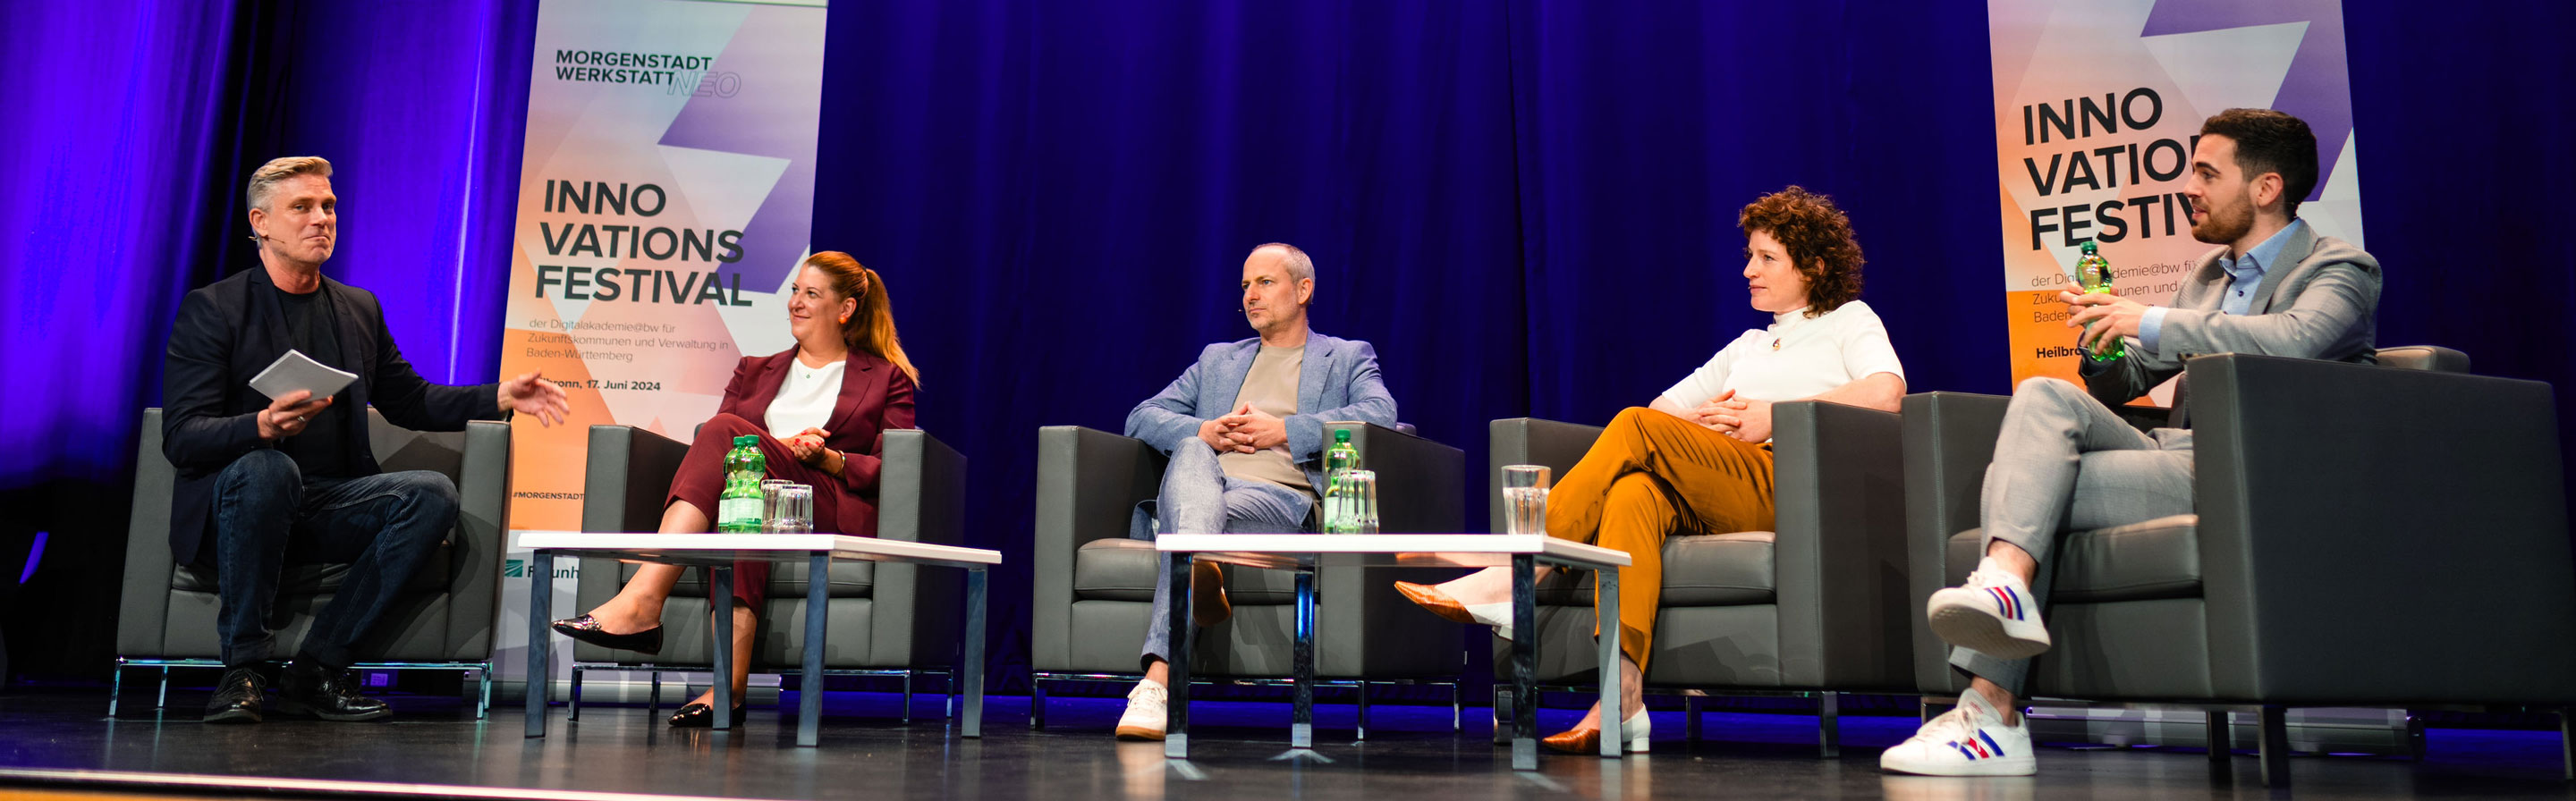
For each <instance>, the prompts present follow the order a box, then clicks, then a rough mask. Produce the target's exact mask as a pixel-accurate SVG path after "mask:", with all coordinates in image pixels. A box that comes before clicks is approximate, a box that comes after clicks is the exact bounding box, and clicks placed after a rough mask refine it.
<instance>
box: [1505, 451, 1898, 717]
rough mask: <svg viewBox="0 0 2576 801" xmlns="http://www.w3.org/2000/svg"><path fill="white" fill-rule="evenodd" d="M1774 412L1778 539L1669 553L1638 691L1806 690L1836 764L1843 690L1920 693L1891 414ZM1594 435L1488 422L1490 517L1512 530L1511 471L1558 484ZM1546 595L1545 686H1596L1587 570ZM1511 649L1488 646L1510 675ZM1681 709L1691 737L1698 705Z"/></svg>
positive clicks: (1675, 545)
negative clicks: (1506, 469)
mask: <svg viewBox="0 0 2576 801" xmlns="http://www.w3.org/2000/svg"><path fill="white" fill-rule="evenodd" d="M1771 414H1772V424H1773V425H1772V428H1773V431H1772V441H1773V447H1774V453H1775V454H1776V455H1775V457H1774V466H1775V471H1776V476H1777V478H1776V480H1777V482H1778V483H1777V484H1775V485H1774V487H1773V490H1772V492H1773V498H1774V502H1775V504H1776V507H1777V510H1778V514H1777V521H1776V523H1775V527H1776V528H1777V529H1778V530H1777V531H1745V532H1729V533H1716V534H1701V535H1694V536H1686V537H1674V538H1671V539H1669V540H1667V541H1666V542H1665V544H1664V553H1663V559H1664V595H1663V605H1662V608H1661V611H1660V613H1659V614H1658V615H1657V616H1656V621H1655V652H1654V656H1653V658H1652V659H1651V660H1650V662H1649V664H1648V666H1647V669H1646V675H1645V682H1646V687H1647V688H1648V689H1649V691H1654V690H1657V689H1668V690H1678V689H1699V690H1707V691H1710V692H1714V693H1716V694H1720V695H1725V694H1771V693H1794V694H1801V695H1804V694H1813V695H1814V696H1815V697H1816V698H1817V700H1818V704H1819V707H1820V716H1819V724H1820V729H1819V732H1818V744H1819V748H1820V750H1821V751H1822V752H1823V753H1824V754H1825V755H1826V756H1834V755H1836V754H1837V753H1838V752H1839V747H1840V746H1839V743H1840V733H1839V726H1838V721H1837V720H1836V713H1837V711H1838V705H1837V698H1838V696H1837V693H1843V692H1891V691H1894V692H1902V691H1907V690H1910V689H1911V688H1912V686H1913V674H1912V673H1911V669H1912V661H1913V660H1912V654H1911V652H1910V651H1909V650H1908V647H1909V645H1910V642H1909V641H1908V638H1907V630H1906V626H1905V621H1904V619H1903V616H1904V614H1905V612H1904V592H1905V581H1904V576H1905V553H1904V541H1903V526H1902V525H1901V520H1902V514H1903V511H1904V492H1903V482H1902V480H1901V478H1900V476H1899V474H1898V471H1899V464H1898V459H1897V455H1898V453H1899V449H1900V442H1899V437H1898V419H1897V416H1896V415H1895V414H1893V413H1889V412H1882V411H1877V410H1872V409H1863V408H1860V407H1856V406H1845V405H1842V404H1837V403H1826V402H1820V401H1797V402H1791V403H1779V404H1774V405H1773V406H1772V407H1771ZM1600 433H1601V428H1600V427H1598V426H1587V425H1576V424H1572V423H1561V422H1555V421H1550V420H1539V419H1533V418H1516V419H1511V420H1496V421H1494V422H1493V424H1492V441H1493V466H1492V469H1491V470H1489V471H1487V477H1488V480H1489V481H1491V482H1492V483H1493V490H1492V495H1491V498H1492V502H1493V504H1494V507H1493V508H1494V511H1493V514H1494V516H1493V518H1492V519H1494V520H1501V519H1503V512H1502V484H1501V482H1502V466H1503V465H1507V464H1539V465H1547V466H1548V467H1549V468H1550V469H1552V470H1553V471H1554V472H1555V473H1556V474H1558V475H1563V474H1564V472H1565V471H1566V470H1567V469H1569V468H1571V467H1573V466H1574V464H1575V462H1577V461H1579V460H1581V459H1582V457H1583V454H1584V452H1585V451H1587V450H1590V449H1591V447H1592V441H1593V440H1594V439H1596V438H1598V437H1599V435H1600ZM1538 600H1539V607H1538V628H1539V631H1540V634H1539V637H1540V639H1539V640H1538V642H1539V643H1540V644H1541V645H1540V648H1539V649H1538V652H1539V665H1538V679H1539V681H1541V682H1544V683H1550V684H1573V683H1584V682H1578V681H1576V679H1577V677H1580V676H1584V675H1586V674H1593V675H1597V673H1596V671H1598V670H1599V668H1600V665H1599V663H1598V661H1597V657H1596V655H1595V654H1594V649H1593V648H1592V647H1591V643H1592V630H1593V614H1592V582H1591V574H1589V573H1582V574H1574V573H1571V572H1564V571H1560V572H1557V573H1554V574H1552V575H1551V576H1550V577H1549V579H1548V580H1547V581H1544V582H1541V584H1540V588H1539V599H1538ZM1509 647H1510V643H1509V642H1507V641H1505V640H1503V639H1501V638H1499V637H1497V638H1495V639H1494V654H1495V656H1494V664H1496V665H1508V664H1510V662H1509V660H1508V657H1507V654H1508V649H1509ZM1687 703H1689V705H1690V708H1691V709H1692V711H1693V714H1691V715H1690V719H1689V724H1688V729H1689V736H1691V737H1693V738H1696V737H1697V736H1698V734H1699V715H1698V714H1696V712H1697V710H1698V697H1697V696H1693V697H1691V699H1690V700H1689V701H1688V702H1687ZM1499 706H1500V705H1499V703H1498V710H1499ZM1497 714H1502V713H1501V712H1500V711H1498V713H1497Z"/></svg>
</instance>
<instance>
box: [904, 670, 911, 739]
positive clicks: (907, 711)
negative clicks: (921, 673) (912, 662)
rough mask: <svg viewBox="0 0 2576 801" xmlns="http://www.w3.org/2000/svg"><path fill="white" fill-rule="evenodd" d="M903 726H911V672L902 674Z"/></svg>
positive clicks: (907, 671)
mask: <svg viewBox="0 0 2576 801" xmlns="http://www.w3.org/2000/svg"><path fill="white" fill-rule="evenodd" d="M903 725H906V726H910V725H912V671H910V670H906V671H904V672H903Z"/></svg>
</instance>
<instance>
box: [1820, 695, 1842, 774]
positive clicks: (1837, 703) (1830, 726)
mask: <svg viewBox="0 0 2576 801" xmlns="http://www.w3.org/2000/svg"><path fill="white" fill-rule="evenodd" d="M1842 707H1843V696H1842V694H1841V693H1836V692H1823V693H1817V694H1816V740H1817V742H1816V744H1817V746H1818V748H1817V751H1818V755H1819V756H1822V757H1824V758H1826V759H1840V758H1841V757H1842V755H1843V724H1842Z"/></svg>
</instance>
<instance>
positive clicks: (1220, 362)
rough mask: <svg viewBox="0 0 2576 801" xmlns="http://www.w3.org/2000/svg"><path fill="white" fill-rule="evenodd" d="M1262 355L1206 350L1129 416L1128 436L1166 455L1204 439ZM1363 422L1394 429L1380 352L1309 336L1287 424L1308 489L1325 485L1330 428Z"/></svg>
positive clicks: (1236, 347)
mask: <svg viewBox="0 0 2576 801" xmlns="http://www.w3.org/2000/svg"><path fill="white" fill-rule="evenodd" d="M1260 354H1261V340H1260V339H1259V338H1257V337H1256V338H1253V339H1246V340H1241V341H1237V342H1227V343H1221V344H1216V345H1209V346H1207V349H1206V350H1202V351H1199V360H1198V363H1196V364H1192V365H1190V369H1188V370H1185V371H1182V373H1181V377H1180V378H1176V379H1173V380H1172V384H1171V386H1167V387H1164V388H1163V391H1162V392H1161V393H1158V394H1156V395H1155V396H1154V397H1151V398H1147V399H1146V400H1145V402H1144V403H1139V404H1136V408H1135V409H1134V410H1132V411H1129V412H1128V413H1127V436H1130V437H1135V438H1137V439H1140V440H1144V441H1145V443H1146V444H1148V445H1152V446H1154V449H1155V450H1159V451H1162V452H1164V453H1166V454H1168V453H1171V452H1172V449H1173V448H1177V447H1180V445H1181V443H1184V442H1190V441H1194V440H1197V439H1198V436H1199V424H1200V423H1202V422H1205V421H1208V420H1212V419H1215V418H1218V417H1223V416H1225V415H1226V413H1227V412H1231V411H1234V408H1233V407H1234V398H1235V396H1236V395H1240V394H1242V393H1243V381H1244V379H1245V378H1246V377H1248V376H1250V375H1251V374H1252V359H1253V357H1255V356H1258V355H1260ZM1343 420H1357V421H1361V422H1368V423H1376V424H1378V425H1382V426H1388V427H1393V426H1394V425H1395V396H1392V395H1389V394H1387V392H1386V382H1385V381H1383V380H1380V379H1379V377H1378V371H1377V349H1376V348H1374V347H1370V346H1369V343H1367V342H1363V341H1360V340H1356V339H1339V338H1335V337H1329V336H1325V335H1323V334H1318V333H1310V334H1308V335H1307V337H1306V360H1305V362H1304V364H1302V365H1300V366H1299V367H1298V370H1297V413H1296V414H1295V415H1291V416H1289V417H1288V418H1287V423H1288V453H1289V455H1290V457H1291V458H1293V459H1295V460H1296V462H1297V466H1298V467H1300V468H1303V469H1304V470H1305V471H1306V481H1307V484H1308V485H1309V486H1315V487H1321V486H1324V471H1323V453H1324V423H1325V422H1327V421H1343Z"/></svg>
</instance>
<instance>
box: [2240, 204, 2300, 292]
mask: <svg viewBox="0 0 2576 801" xmlns="http://www.w3.org/2000/svg"><path fill="white" fill-rule="evenodd" d="M2307 224H2308V221H2306V220H2299V219H2293V220H2291V221H2290V224H2289V225H2286V226H2282V227H2281V230H2279V231H2274V232H2272V236H2271V237H2270V238H2268V239H2265V240H2263V244H2260V245H2255V246H2254V249H2253V250H2248V251H2245V255H2244V256H2241V257H2238V258H2234V259H2230V258H2227V257H2225V256H2220V257H2218V268H2219V269H2221V270H2225V271H2227V276H2228V277H2229V278H2233V279H2235V280H2236V281H2237V282H2239V283H2243V282H2247V281H2259V280H2262V278H2263V274H2264V273H2266V272H2269V271H2270V270H2271V269H2272V262H2273V261H2274V260H2277V259H2279V258H2280V257H2281V249H2282V248H2285V247H2289V245H2290V232H2292V231H2297V230H2299V229H2300V227H2302V226H2305V225H2307Z"/></svg>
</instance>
